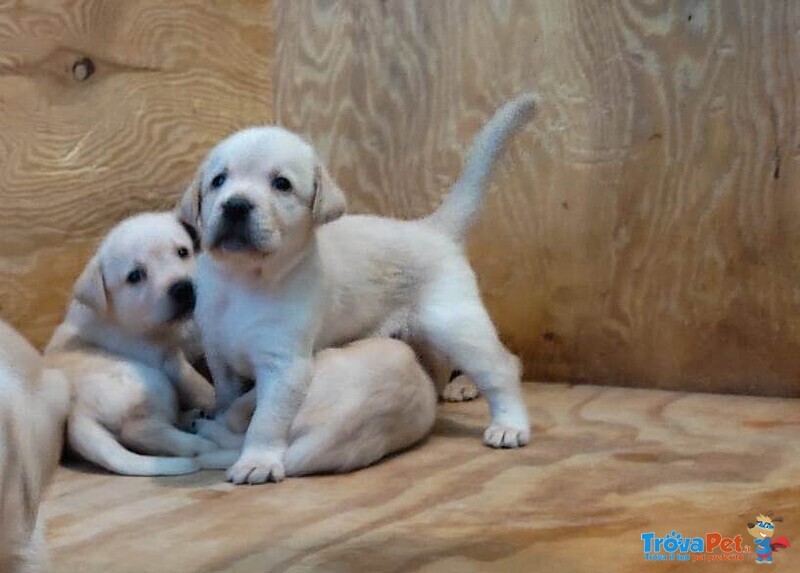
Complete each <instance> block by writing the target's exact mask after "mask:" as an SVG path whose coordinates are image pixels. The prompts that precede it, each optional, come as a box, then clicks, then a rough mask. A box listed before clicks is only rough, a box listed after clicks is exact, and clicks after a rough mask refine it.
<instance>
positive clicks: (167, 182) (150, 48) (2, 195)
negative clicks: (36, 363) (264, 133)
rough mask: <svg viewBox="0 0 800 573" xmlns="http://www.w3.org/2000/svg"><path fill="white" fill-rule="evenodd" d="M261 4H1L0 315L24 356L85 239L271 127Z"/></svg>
mask: <svg viewBox="0 0 800 573" xmlns="http://www.w3.org/2000/svg"><path fill="white" fill-rule="evenodd" d="M272 21H273V17H272V9H271V5H270V4H269V3H268V2H263V1H260V0H235V1H233V2H224V3H223V2H205V1H203V0H182V1H181V2H162V1H159V0H135V1H130V2H128V1H126V2H104V1H101V0H72V1H68V0H58V1H56V2H28V3H19V2H0V201H2V205H3V207H2V209H0V229H2V230H1V231H0V313H1V314H2V316H3V317H4V318H6V319H8V320H9V321H10V322H12V323H13V324H14V325H16V326H17V327H18V328H19V329H20V330H21V331H22V332H23V333H25V334H26V335H27V336H29V337H30V338H31V339H32V340H33V341H34V342H35V343H37V344H42V343H44V342H45V341H46V340H47V339H48V337H49V335H50V333H51V331H52V328H53V326H54V325H55V324H57V323H58V322H59V321H60V319H61V316H62V313H63V309H64V305H65V301H66V299H67V297H68V293H69V292H70V289H71V286H72V282H73V280H74V279H75V277H76V276H77V274H78V272H79V270H80V268H81V267H82V266H83V264H84V263H85V261H86V259H87V258H88V255H89V253H90V252H91V250H92V249H93V247H94V245H95V244H96V242H97V240H98V238H99V237H100V236H101V235H102V234H104V233H105V231H106V230H107V229H108V228H110V227H111V226H112V225H113V224H114V223H116V222H117V221H119V220H120V219H121V218H123V217H125V216H127V215H130V214H133V213H136V212H139V211H143V210H148V209H161V208H165V207H169V206H171V205H172V204H174V201H175V197H176V195H177V193H178V192H179V191H181V190H182V186H183V185H184V184H185V182H186V181H187V180H189V179H190V177H191V174H192V172H193V170H194V169H195V167H196V165H197V163H198V162H199V160H200V158H201V157H202V156H203V155H204V154H205V153H206V152H207V151H208V149H209V148H210V147H211V146H212V145H213V144H214V143H215V142H216V141H217V140H218V139H220V138H221V137H223V136H225V135H227V134H228V133H229V132H231V131H234V130H236V129H239V128H241V127H243V126H245V125H248V124H252V123H263V122H267V121H270V120H271V113H270V109H271V92H272V87H271V77H270V69H271V68H270V64H271V59H272V56H273V52H274V50H273V47H272V37H273V35H272V34H273V32H272Z"/></svg>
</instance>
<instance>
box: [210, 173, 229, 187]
mask: <svg viewBox="0 0 800 573" xmlns="http://www.w3.org/2000/svg"><path fill="white" fill-rule="evenodd" d="M227 179H228V174H227V173H226V172H225V171H223V172H221V173H217V174H216V175H214V178H213V179H212V180H211V188H212V189H219V188H220V187H222V186H223V185H225V181H227Z"/></svg>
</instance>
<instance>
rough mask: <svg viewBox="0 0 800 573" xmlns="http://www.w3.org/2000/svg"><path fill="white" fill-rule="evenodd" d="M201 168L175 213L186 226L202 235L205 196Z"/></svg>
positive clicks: (184, 193)
mask: <svg viewBox="0 0 800 573" xmlns="http://www.w3.org/2000/svg"><path fill="white" fill-rule="evenodd" d="M200 179H201V174H200V170H198V171H197V173H196V174H195V176H194V179H193V180H192V182H191V183H190V184H189V186H188V187H187V188H186V191H184V192H183V197H181V200H180V202H179V203H178V206H177V207H176V208H175V214H176V215H177V217H178V220H179V221H180V222H181V223H182V224H183V225H184V226H185V227H190V228H192V229H194V231H195V234H196V235H197V236H198V237H199V235H200V208H201V207H202V201H203V197H202V195H201V194H200ZM193 239H194V237H193Z"/></svg>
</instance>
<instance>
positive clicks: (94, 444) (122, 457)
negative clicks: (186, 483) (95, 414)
mask: <svg viewBox="0 0 800 573" xmlns="http://www.w3.org/2000/svg"><path fill="white" fill-rule="evenodd" d="M67 432H68V435H69V444H70V446H71V447H72V448H73V449H74V450H75V451H76V452H78V453H79V454H80V455H81V456H83V457H84V458H85V459H87V460H89V461H90V462H93V463H95V464H97V465H98V466H101V467H103V468H105V469H107V470H109V471H112V472H114V473H117V474H122V475H129V476H167V475H182V474H190V473H193V472H196V471H197V470H198V469H200V464H199V463H197V460H195V459H194V458H180V457H166V456H163V457H162V456H143V455H140V454H137V453H134V452H132V451H130V450H127V449H125V447H123V446H122V444H120V443H119V442H118V441H117V440H116V439H115V438H114V436H113V435H112V434H111V432H109V431H108V430H107V429H106V428H105V427H103V426H102V425H101V424H100V423H99V422H97V420H94V419H93V418H91V417H89V416H85V415H82V414H77V415H73V416H71V417H70V419H69V423H68V428H67Z"/></svg>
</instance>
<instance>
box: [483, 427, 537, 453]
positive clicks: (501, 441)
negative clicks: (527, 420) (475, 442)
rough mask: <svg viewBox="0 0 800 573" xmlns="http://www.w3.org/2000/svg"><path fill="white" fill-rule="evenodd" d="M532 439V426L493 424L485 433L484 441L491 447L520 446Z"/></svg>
mask: <svg viewBox="0 0 800 573" xmlns="http://www.w3.org/2000/svg"><path fill="white" fill-rule="evenodd" d="M530 439H531V429H530V428H515V427H513V426H507V425H505V424H492V425H491V426H489V427H488V428H486V431H485V432H484V433H483V443H484V444H486V445H487V446H489V447H491V448H520V447H522V446H524V445H525V444H527V443H528V442H529V441H530Z"/></svg>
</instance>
